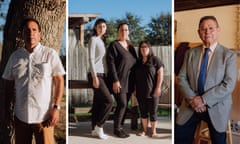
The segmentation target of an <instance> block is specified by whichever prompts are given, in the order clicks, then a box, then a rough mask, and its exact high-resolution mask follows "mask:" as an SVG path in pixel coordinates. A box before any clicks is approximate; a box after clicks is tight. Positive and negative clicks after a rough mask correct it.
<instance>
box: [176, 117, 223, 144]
mask: <svg viewBox="0 0 240 144" xmlns="http://www.w3.org/2000/svg"><path fill="white" fill-rule="evenodd" d="M201 120H204V121H205V122H207V123H208V128H209V131H210V136H211V141H212V144H226V132H218V131H216V129H215V128H214V127H213V125H212V122H211V120H210V118H209V114H208V112H204V113H196V112H194V114H193V115H192V117H191V118H190V119H189V120H188V121H187V122H186V123H185V124H184V125H178V124H176V126H175V134H174V136H175V138H174V141H175V144H193V138H194V133H195V130H196V128H197V125H198V123H199V122H200V121H201Z"/></svg>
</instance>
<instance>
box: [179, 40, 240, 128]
mask: <svg viewBox="0 0 240 144" xmlns="http://www.w3.org/2000/svg"><path fill="white" fill-rule="evenodd" d="M201 50H202V47H196V48H192V49H190V50H189V51H188V52H186V54H185V59H184V63H183V65H182V68H181V70H180V73H179V75H178V82H179V83H178V85H179V87H180V93H181V95H183V97H184V98H183V101H182V104H181V106H180V111H179V114H178V116H177V119H176V123H177V124H179V125H183V124H184V123H186V122H187V121H188V120H189V119H190V117H191V116H192V114H193V113H194V110H193V109H192V108H191V107H190V105H189V104H188V99H189V98H191V97H193V96H197V95H198V89H197V79H198V65H199V59H200V56H201ZM236 58H237V55H236V53H234V52H233V51H231V50H229V49H227V48H225V47H223V46H222V45H220V44H218V45H217V47H216V49H215V51H214V54H213V56H212V59H211V63H210V65H209V68H208V74H207V77H206V82H205V86H204V88H205V93H204V94H203V95H202V97H203V98H204V100H205V101H206V103H207V107H208V113H209V116H210V119H211V122H212V124H213V126H214V128H215V129H216V130H217V131H218V132H224V131H226V128H227V122H228V119H229V115H230V111H231V105H232V95H231V94H232V91H233V89H234V87H235V83H236V75H237V66H236Z"/></svg>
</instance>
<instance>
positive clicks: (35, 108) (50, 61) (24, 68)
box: [2, 43, 65, 123]
mask: <svg viewBox="0 0 240 144" xmlns="http://www.w3.org/2000/svg"><path fill="white" fill-rule="evenodd" d="M64 74H65V71H64V68H63V66H62V63H61V60H60V58H59V55H58V54H57V52H56V51H55V50H54V49H52V48H48V47H46V46H42V45H41V44H40V43H39V44H38V45H37V47H35V48H34V50H33V52H32V53H29V52H28V51H27V50H26V49H25V48H19V49H18V50H16V51H15V52H14V53H13V54H12V55H11V56H10V58H9V61H8V63H7V65H6V68H5V71H4V73H3V75H2V77H3V78H4V79H7V80H14V81H15V89H16V101H15V105H14V112H15V115H16V116H17V118H18V119H20V120H21V121H23V122H26V123H40V122H43V121H44V120H46V119H47V118H48V114H49V109H50V107H51V100H52V98H51V97H52V78H53V76H57V75H64Z"/></svg>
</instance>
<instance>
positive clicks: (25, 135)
mask: <svg viewBox="0 0 240 144" xmlns="http://www.w3.org/2000/svg"><path fill="white" fill-rule="evenodd" d="M14 123H15V143H16V144H32V140H33V135H34V137H35V141H36V144H55V140H54V136H53V135H54V127H45V126H44V124H42V123H39V124H28V123H24V122H22V121H20V120H19V119H18V118H17V117H15V119H14Z"/></svg>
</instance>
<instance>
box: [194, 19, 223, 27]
mask: <svg viewBox="0 0 240 144" xmlns="http://www.w3.org/2000/svg"><path fill="white" fill-rule="evenodd" d="M205 20H213V21H215V23H216V24H217V27H218V26H219V25H218V21H217V19H216V17H215V16H204V17H202V18H201V19H200V21H199V24H198V28H199V27H200V25H201V23H202V22H203V21H205Z"/></svg>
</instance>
